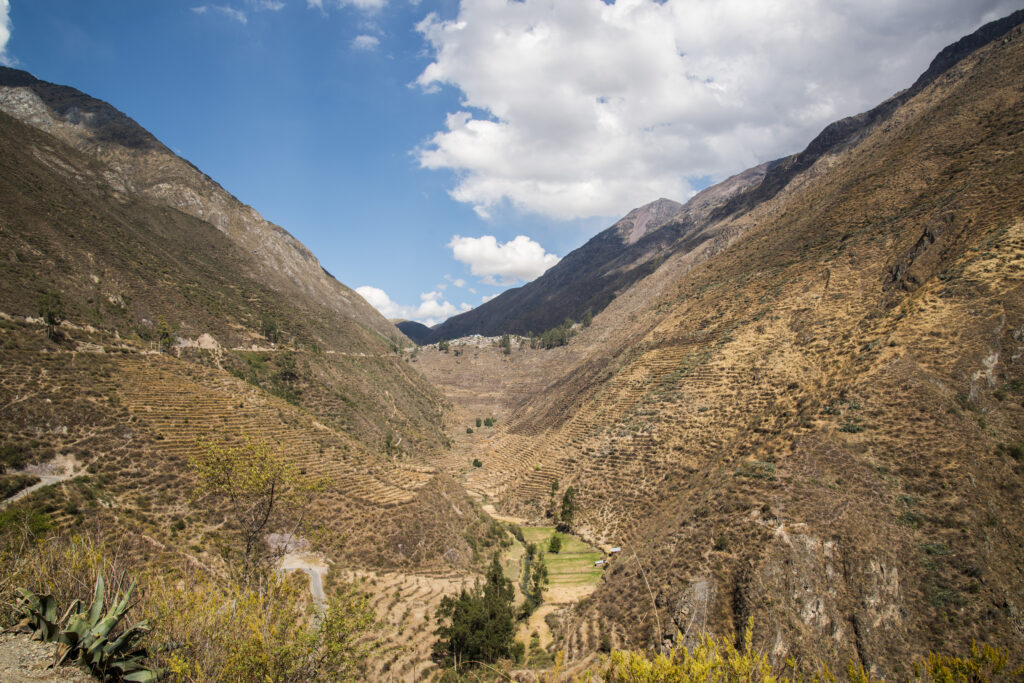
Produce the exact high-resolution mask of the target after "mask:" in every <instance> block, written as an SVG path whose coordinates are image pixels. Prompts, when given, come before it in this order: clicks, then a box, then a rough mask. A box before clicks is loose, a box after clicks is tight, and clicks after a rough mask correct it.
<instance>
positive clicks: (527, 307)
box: [427, 10, 1024, 342]
mask: <svg viewBox="0 0 1024 683" xmlns="http://www.w3.org/2000/svg"><path fill="white" fill-rule="evenodd" d="M1022 20H1024V10H1018V11H1016V12H1014V13H1012V14H1010V15H1009V16H1007V17H1003V18H1002V19H998V20H996V21H993V22H990V23H988V24H986V25H984V26H982V27H981V28H979V29H978V30H977V31H975V32H974V33H972V34H970V35H968V36H965V37H963V38H961V39H960V40H958V41H956V42H954V43H952V44H951V45H949V46H947V47H945V48H943V50H941V51H940V52H939V53H938V54H937V55H936V56H935V58H933V59H932V61H931V62H930V64H929V66H928V68H927V69H926V70H925V71H924V72H923V73H922V74H921V75H920V76H919V77H918V78H917V79H916V80H915V82H914V84H913V85H911V86H910V87H909V88H907V89H905V90H903V91H901V92H899V93H896V94H895V95H893V96H892V97H890V98H888V99H887V100H885V101H884V102H882V103H881V104H879V105H877V106H875V107H873V108H871V109H869V110H867V111H866V112H862V113H860V114H856V115H853V116H848V117H845V118H843V119H840V120H838V121H834V122H832V123H830V124H829V125H827V126H825V128H824V129H823V130H822V131H821V132H820V133H819V134H818V135H817V136H815V137H814V138H813V139H812V140H811V142H810V143H808V145H807V146H806V147H805V148H804V149H803V150H802V151H800V152H797V153H795V154H792V155H789V156H787V157H782V158H780V159H776V160H773V161H769V162H765V163H763V164H760V165H758V166H754V167H752V168H750V169H747V170H745V171H742V172H740V173H738V174H736V175H734V176H732V177H730V178H728V179H726V180H725V181H722V182H721V183H717V184H716V185H713V186H712V187H710V188H706V189H705V190H703V191H701V192H699V193H697V194H696V195H694V196H693V197H692V198H691V199H690V200H689V201H687V202H686V203H685V204H684V205H683V206H682V208H681V211H680V212H679V213H677V214H676V216H673V217H666V218H665V220H664V221H662V222H660V223H659V224H658V225H656V226H653V227H651V228H649V229H647V230H644V231H643V235H642V236H643V237H649V238H650V241H649V242H647V243H645V244H644V245H641V246H639V247H637V246H636V244H635V242H634V241H624V242H623V244H624V246H625V248H624V249H622V250H621V254H616V253H615V249H616V247H617V246H618V245H616V244H615V243H614V241H612V240H610V239H609V236H608V235H607V234H606V233H607V232H608V231H609V230H612V229H613V228H615V226H614V225H613V226H612V228H608V229H607V230H605V231H602V232H601V233H598V234H597V235H595V236H594V237H593V238H591V239H590V240H589V241H588V242H587V243H585V244H584V245H583V246H581V247H580V248H578V249H576V250H574V251H573V252H570V254H568V255H567V256H566V257H565V258H563V260H562V261H561V262H559V263H558V264H556V265H555V266H553V267H552V268H551V269H549V270H548V271H547V272H546V273H544V274H543V275H541V276H540V277H539V278H537V279H536V280H533V281H532V282H530V283H527V284H526V285H523V286H521V287H517V288H513V289H509V290H506V291H505V292H503V293H502V294H500V295H498V296H497V297H495V298H494V299H492V300H490V301H488V302H486V303H484V304H481V305H480V306H477V307H476V308H474V309H473V310H471V311H467V312H465V313H460V314H458V315H455V316H453V317H451V318H449V319H448V320H446V321H445V322H443V323H441V324H440V325H438V326H436V327H434V328H433V333H432V334H431V335H430V336H429V337H428V338H427V340H428V341H430V342H435V341H438V340H440V339H442V338H457V337H462V336H467V335H470V334H484V335H487V336H494V335H497V334H502V333H504V332H510V333H516V334H527V333H528V332H534V333H540V332H543V331H544V330H546V329H550V328H552V327H555V326H556V325H559V324H561V323H562V321H563V320H564V319H565V318H572V319H574V320H579V319H580V318H582V316H583V314H584V313H585V312H586V311H587V310H590V311H591V313H595V314H596V313H598V312H599V311H601V310H603V309H604V308H605V307H606V306H607V305H608V303H610V302H611V301H612V299H614V297H615V296H616V295H617V294H618V293H619V292H621V291H623V290H624V289H626V288H627V287H629V286H630V285H631V284H632V283H634V282H636V281H637V280H639V279H642V278H643V277H646V276H647V275H648V274H650V272H652V271H653V270H654V269H656V268H657V267H658V266H659V265H660V264H659V263H657V259H659V258H664V257H666V256H667V255H668V254H671V253H674V252H676V251H678V250H680V249H682V250H692V249H694V248H695V247H696V246H698V245H699V244H701V243H703V242H704V241H705V240H704V239H700V238H698V237H697V236H698V235H700V234H701V232H702V231H704V230H708V229H711V228H713V226H714V225H716V224H719V223H721V222H723V221H725V220H727V219H728V217H729V216H732V215H736V214H739V213H742V212H746V211H750V210H751V209H752V208H753V207H754V206H756V205H757V204H759V203H762V202H764V201H767V200H768V199H771V198H772V197H774V196H775V195H777V194H778V193H779V192H780V191H782V190H783V188H785V187H786V186H787V185H788V184H790V183H791V182H792V181H793V180H794V179H795V178H797V177H798V176H799V175H801V174H803V173H805V172H806V171H808V170H810V169H811V168H812V167H813V166H814V165H815V164H816V163H817V162H818V161H819V160H820V159H822V158H823V157H825V156H827V155H835V154H838V153H840V152H841V151H842V150H843V149H844V148H847V147H849V146H851V145H853V144H856V142H857V141H859V140H860V139H862V138H863V137H864V136H865V135H866V134H867V133H868V131H870V130H871V129H872V128H873V127H874V126H877V125H880V124H881V123H882V122H884V121H885V120H886V119H887V118H888V117H889V116H890V115H891V114H892V113H893V111H895V110H896V109H897V108H898V107H899V106H901V105H902V104H903V103H905V102H906V101H908V100H909V99H910V98H911V97H913V96H914V95H915V94H916V93H918V92H920V91H921V90H922V89H923V88H925V87H927V86H928V85H929V84H931V83H932V82H934V81H935V80H936V79H937V78H939V77H940V76H941V75H942V74H944V73H946V72H947V71H948V70H949V69H950V68H952V67H953V66H955V65H956V64H958V63H959V62H960V61H961V60H963V59H964V58H966V57H968V56H969V55H971V54H972V53H973V52H974V51H976V50H977V49H978V48H979V47H982V46H984V45H987V44H989V43H991V42H992V41H994V40H997V39H999V38H1001V37H1002V36H1004V35H1005V34H1006V33H1007V32H1009V31H1010V30H1012V29H1013V28H1014V27H1015V26H1017V25H1018V24H1019V23H1020V22H1021V21H1022ZM656 203H657V202H652V203H651V204H646V205H644V206H642V207H639V208H637V209H634V210H633V211H631V212H630V214H627V216H626V217H623V218H622V219H621V220H620V222H621V221H627V219H628V218H629V216H630V215H632V214H633V212H637V211H642V210H644V209H646V208H647V207H651V206H653V205H654V204H656ZM683 213H686V214H688V215H683ZM615 225H619V223H618V222H617V223H616V224H615ZM659 231H660V233H659ZM655 234H657V236H656V237H655V236H654V235H655ZM644 247H647V248H646V249H645V248H644ZM563 264H564V265H563ZM556 269H557V270H556ZM567 271H572V274H569V273H568V272H567ZM587 271H589V273H587V274H586V275H584V274H583V273H584V272H587ZM584 280H585V282H582V281H584ZM538 309H541V310H543V311H544V312H543V313H537V312H536V311H537V310H538ZM531 311H534V312H532V313H531Z"/></svg>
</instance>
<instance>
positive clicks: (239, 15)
mask: <svg viewBox="0 0 1024 683" xmlns="http://www.w3.org/2000/svg"><path fill="white" fill-rule="evenodd" d="M211 9H212V10H216V11H218V12H220V13H221V14H223V15H224V16H226V17H228V18H229V19H233V20H234V21H237V22H238V23H240V24H247V23H249V17H247V16H246V15H245V12H243V11H242V10H239V9H235V8H234V7H228V6H227V5H200V6H199V7H193V8H192V11H193V12H195V13H196V14H206V12H207V11H208V10H211Z"/></svg>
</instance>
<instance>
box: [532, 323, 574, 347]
mask: <svg viewBox="0 0 1024 683" xmlns="http://www.w3.org/2000/svg"><path fill="white" fill-rule="evenodd" d="M574 336H576V323H575V322H573V321H572V320H571V319H569V318H566V319H565V322H563V323H562V324H561V325H559V326H558V327H552V328H551V329H550V330H547V331H545V332H543V333H541V335H540V336H539V337H534V336H532V335H531V337H530V348H531V349H538V348H540V349H553V348H555V347H556V346H565V345H566V344H568V343H569V340H570V339H572V338H573V337H574Z"/></svg>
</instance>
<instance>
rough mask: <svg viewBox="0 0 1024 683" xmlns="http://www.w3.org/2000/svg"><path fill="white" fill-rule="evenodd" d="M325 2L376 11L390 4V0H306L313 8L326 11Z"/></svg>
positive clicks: (337, 5)
mask: <svg viewBox="0 0 1024 683" xmlns="http://www.w3.org/2000/svg"><path fill="white" fill-rule="evenodd" d="M324 4H327V5H334V6H335V7H346V6H348V7H355V8H356V9H361V10H363V11H366V12H375V11H377V10H379V9H381V8H382V7H384V5H386V4H388V0H326V3H325V0H306V6H307V7H310V8H311V9H318V10H320V11H324Z"/></svg>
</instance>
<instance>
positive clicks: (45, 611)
mask: <svg viewBox="0 0 1024 683" xmlns="http://www.w3.org/2000/svg"><path fill="white" fill-rule="evenodd" d="M134 590H135V582H134V581H133V582H132V584H131V586H129V587H128V591H127V592H126V593H125V594H124V595H123V596H121V595H118V596H117V599H116V600H115V604H114V606H112V607H111V608H110V610H109V611H108V612H107V613H106V614H105V615H104V614H103V599H104V595H105V593H106V591H105V586H104V583H103V574H102V573H98V574H97V575H96V590H95V594H94V596H93V601H92V604H91V605H90V606H89V609H88V610H84V611H81V608H82V601H81V600H75V601H74V602H73V603H72V604H71V606H70V607H69V608H68V610H67V611H66V612H65V613H64V616H63V617H61V618H60V619H59V620H58V619H57V618H56V615H57V603H56V601H55V600H54V599H53V596H52V595H43V596H37V595H35V594H33V593H32V592H30V591H27V590H24V589H18V594H19V600H18V602H19V608H20V610H21V612H22V614H23V617H24V618H23V619H22V622H21V625H22V627H23V628H24V629H25V630H28V631H30V632H31V633H32V634H33V637H34V638H38V639H39V640H45V641H48V642H52V643H57V644H58V649H57V657H58V658H57V664H58V665H59V664H62V663H64V662H66V661H77V662H78V663H79V664H81V665H83V666H86V667H88V668H89V670H90V671H91V672H92V673H93V674H94V675H95V676H97V677H98V678H99V679H100V680H103V681H133V682H134V683H149V682H150V681H156V680H157V679H158V677H159V672H158V671H156V670H155V669H151V668H149V667H147V666H145V665H144V663H143V662H144V660H145V658H146V650H145V648H141V647H137V646H136V644H137V643H138V641H139V640H140V639H141V638H142V637H143V636H145V634H146V633H147V632H148V631H149V629H148V626H147V624H146V622H140V623H138V624H135V625H134V626H132V627H130V628H127V629H125V630H124V631H122V632H121V633H119V634H116V635H115V634H114V629H115V628H116V627H117V625H118V623H120V621H121V619H123V618H124V615H125V614H126V613H127V612H128V609H129V604H128V603H129V601H130V600H131V596H132V592H133V591H134ZM60 624H64V627H63V628H61V627H60Z"/></svg>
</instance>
